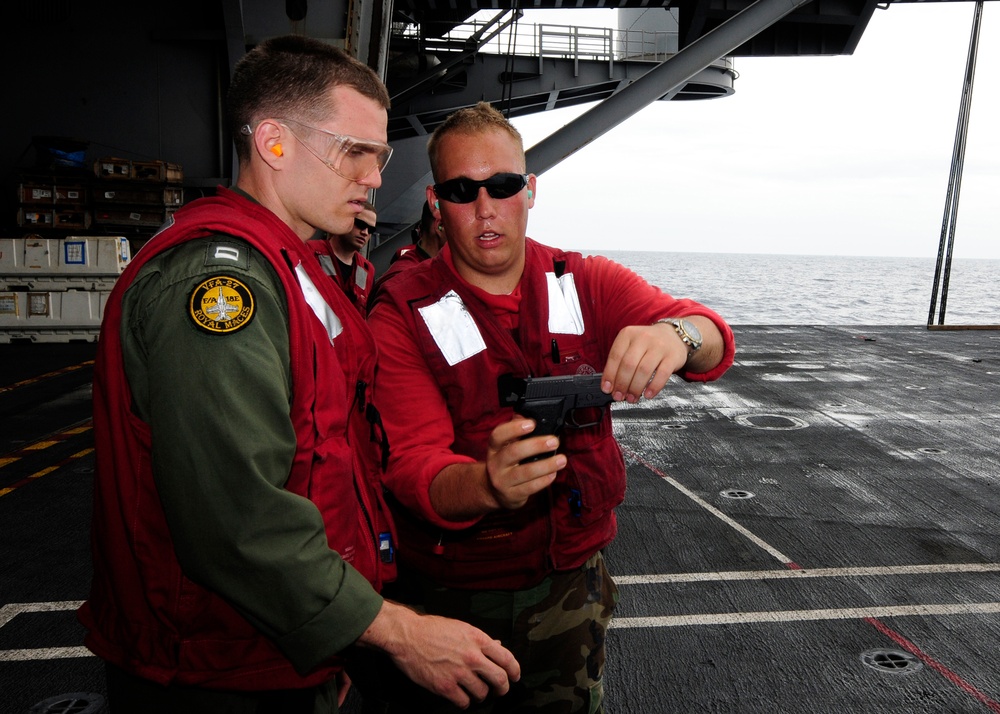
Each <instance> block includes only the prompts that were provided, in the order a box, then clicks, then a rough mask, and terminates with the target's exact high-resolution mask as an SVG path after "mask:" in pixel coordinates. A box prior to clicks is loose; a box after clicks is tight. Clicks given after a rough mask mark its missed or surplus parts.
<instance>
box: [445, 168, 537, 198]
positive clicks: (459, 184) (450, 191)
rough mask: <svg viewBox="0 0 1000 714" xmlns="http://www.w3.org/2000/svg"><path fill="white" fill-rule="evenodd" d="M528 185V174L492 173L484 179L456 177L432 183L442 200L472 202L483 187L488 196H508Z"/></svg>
mask: <svg viewBox="0 0 1000 714" xmlns="http://www.w3.org/2000/svg"><path fill="white" fill-rule="evenodd" d="M527 185H528V174H493V175H492V176H490V177H489V178H488V179H486V180H485V181H473V180H472V179H470V178H465V177H464V176H459V177H458V178H453V179H449V180H448V181H442V182H441V183H436V184H434V193H435V194H437V197H438V198H440V199H441V200H442V201H449V202H450V203H472V202H473V201H475V200H476V197H477V196H478V195H479V189H481V188H485V189H486V193H488V194H489V195H490V198H510V197H511V196H513V195H514V194H515V193H518V192H519V191H520V190H521V189H522V188H524V187H525V186H527Z"/></svg>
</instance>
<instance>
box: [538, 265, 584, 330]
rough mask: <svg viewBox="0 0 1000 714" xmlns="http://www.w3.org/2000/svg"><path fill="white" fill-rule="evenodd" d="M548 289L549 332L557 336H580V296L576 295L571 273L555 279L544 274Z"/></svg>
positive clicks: (581, 321) (581, 324) (581, 323)
mask: <svg viewBox="0 0 1000 714" xmlns="http://www.w3.org/2000/svg"><path fill="white" fill-rule="evenodd" d="M545 280H546V282H547V283H548V287H549V332H551V333H553V334H557V335H582V334H583V311H582V310H581V309H580V296H579V295H577V294H576V280H575V279H574V278H573V273H566V274H565V275H562V276H560V277H558V278H557V277H556V274H555V273H546V274H545Z"/></svg>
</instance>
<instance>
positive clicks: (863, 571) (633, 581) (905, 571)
mask: <svg viewBox="0 0 1000 714" xmlns="http://www.w3.org/2000/svg"><path fill="white" fill-rule="evenodd" d="M995 572H1000V563H939V564H936V565H893V566H874V567H855V568H810V569H806V568H801V569H797V570H734V571H728V572H725V571H722V572H713V573H664V574H660V575H613V577H614V579H615V584H616V585H619V586H621V585H656V584H660V583H699V582H723V581H727V580H797V579H799V578H866V577H879V576H893V575H896V576H898V575H938V574H942V573H995Z"/></svg>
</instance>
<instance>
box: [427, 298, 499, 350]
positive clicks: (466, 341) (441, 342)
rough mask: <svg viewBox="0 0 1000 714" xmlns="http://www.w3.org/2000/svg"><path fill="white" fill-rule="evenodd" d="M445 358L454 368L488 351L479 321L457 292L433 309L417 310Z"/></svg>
mask: <svg viewBox="0 0 1000 714" xmlns="http://www.w3.org/2000/svg"><path fill="white" fill-rule="evenodd" d="M417 312H419V313H420V317H422V318H424V324H426V325H427V329H428V330H430V333H431V337H433V338H434V342H435V343H436V344H437V346H438V349H439V350H441V354H443V355H444V358H445V359H446V360H447V361H448V364H449V366H452V367H454V366H455V365H456V364H458V363H459V362H461V361H462V360H464V359H468V358H469V357H472V356H473V355H475V354H479V353H480V352H482V351H483V350H485V349H486V343H485V342H483V336H482V335H481V334H479V328H478V327H477V326H476V321H475V320H473V319H472V315H470V314H469V311H468V310H467V309H466V307H465V303H463V302H462V298H460V297H459V296H458V293H456V292H455V291H454V290H450V291H449V292H448V294H447V295H445V296H444V297H443V298H441V299H440V300H438V301H437V302H436V303H434V304H433V305H427V306H426V307H421V308H418V309H417Z"/></svg>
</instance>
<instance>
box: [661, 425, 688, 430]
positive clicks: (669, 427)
mask: <svg viewBox="0 0 1000 714" xmlns="http://www.w3.org/2000/svg"><path fill="white" fill-rule="evenodd" d="M660 428H661V429H687V425H686V424H663V425H662V426H660Z"/></svg>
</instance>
